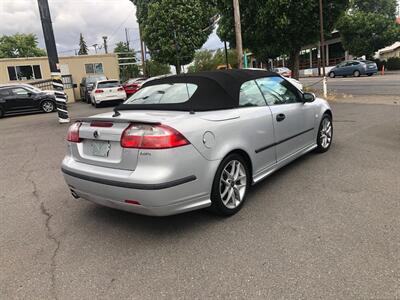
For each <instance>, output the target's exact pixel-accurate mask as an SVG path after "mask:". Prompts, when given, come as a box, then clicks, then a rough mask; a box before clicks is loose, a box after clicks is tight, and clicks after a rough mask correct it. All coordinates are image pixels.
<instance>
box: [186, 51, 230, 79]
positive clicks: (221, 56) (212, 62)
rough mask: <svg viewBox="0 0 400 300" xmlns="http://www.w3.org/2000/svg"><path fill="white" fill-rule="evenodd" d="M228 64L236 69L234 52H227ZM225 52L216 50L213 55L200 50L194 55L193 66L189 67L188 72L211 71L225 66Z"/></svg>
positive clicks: (210, 52)
mask: <svg viewBox="0 0 400 300" xmlns="http://www.w3.org/2000/svg"><path fill="white" fill-rule="evenodd" d="M228 63H229V65H231V67H232V68H237V54H236V51H235V50H232V49H230V50H228ZM225 64H226V60H225V51H224V50H220V49H219V50H217V51H216V52H215V53H213V52H212V51H210V50H200V51H197V52H196V54H195V55H194V61H193V65H191V66H190V67H189V70H188V71H189V72H190V73H193V72H200V71H211V70H215V69H217V67H218V66H220V65H225Z"/></svg>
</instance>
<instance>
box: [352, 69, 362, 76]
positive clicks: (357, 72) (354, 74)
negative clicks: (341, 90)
mask: <svg viewBox="0 0 400 300" xmlns="http://www.w3.org/2000/svg"><path fill="white" fill-rule="evenodd" d="M353 76H354V77H360V76H361V73H360V71H357V70H356V71H354V72H353Z"/></svg>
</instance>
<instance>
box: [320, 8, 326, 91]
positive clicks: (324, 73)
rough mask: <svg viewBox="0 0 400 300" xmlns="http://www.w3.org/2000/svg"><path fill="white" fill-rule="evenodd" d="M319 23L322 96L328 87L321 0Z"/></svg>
mask: <svg viewBox="0 0 400 300" xmlns="http://www.w3.org/2000/svg"><path fill="white" fill-rule="evenodd" d="M319 24H320V38H321V58H322V76H323V90H324V97H325V98H326V97H327V96H328V88H327V83H326V72H325V65H326V61H325V37H324V9H323V3H322V0H319Z"/></svg>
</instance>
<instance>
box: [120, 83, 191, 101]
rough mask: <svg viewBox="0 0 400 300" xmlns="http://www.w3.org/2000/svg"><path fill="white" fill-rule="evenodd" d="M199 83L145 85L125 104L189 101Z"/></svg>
mask: <svg viewBox="0 0 400 300" xmlns="http://www.w3.org/2000/svg"><path fill="white" fill-rule="evenodd" d="M196 90H197V85H196V84H192V83H174V84H158V85H152V86H148V87H145V88H143V89H141V90H139V91H138V92H137V93H136V94H134V95H133V96H131V97H130V98H129V99H128V100H126V101H125V102H124V104H175V103H184V102H186V101H188V100H189V99H190V98H191V97H192V96H193V94H194V93H195V91H196Z"/></svg>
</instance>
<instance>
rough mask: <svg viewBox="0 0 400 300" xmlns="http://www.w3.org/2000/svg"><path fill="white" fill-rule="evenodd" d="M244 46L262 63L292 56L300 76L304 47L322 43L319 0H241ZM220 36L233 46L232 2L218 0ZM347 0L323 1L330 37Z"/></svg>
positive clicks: (327, 32)
mask: <svg viewBox="0 0 400 300" xmlns="http://www.w3.org/2000/svg"><path fill="white" fill-rule="evenodd" d="M240 4H241V19H242V36H243V46H244V47H245V48H248V49H250V50H251V51H252V52H254V53H255V55H256V56H257V57H259V58H260V59H261V60H262V61H264V62H266V60H267V59H268V58H276V57H277V56H279V55H282V54H289V55H290V58H291V60H290V61H291V63H290V67H291V69H292V70H293V75H294V77H296V78H298V75H299V53H300V50H301V48H302V47H303V46H306V45H309V44H313V43H316V42H317V41H318V40H319V28H320V27H319V1H316V0H302V1H293V0H241V1H240ZM218 5H219V6H218V7H219V11H220V13H221V15H222V18H221V21H220V28H219V30H218V34H219V36H220V37H221V39H223V40H227V41H229V42H230V43H231V45H234V43H235V36H234V20H233V9H232V1H230V0H219V4H218ZM347 6H348V0H324V31H325V33H326V34H329V33H330V32H331V31H332V30H333V29H334V26H335V24H336V22H337V20H338V19H339V18H340V17H341V15H342V14H343V13H344V12H345V10H346V8H347Z"/></svg>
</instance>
